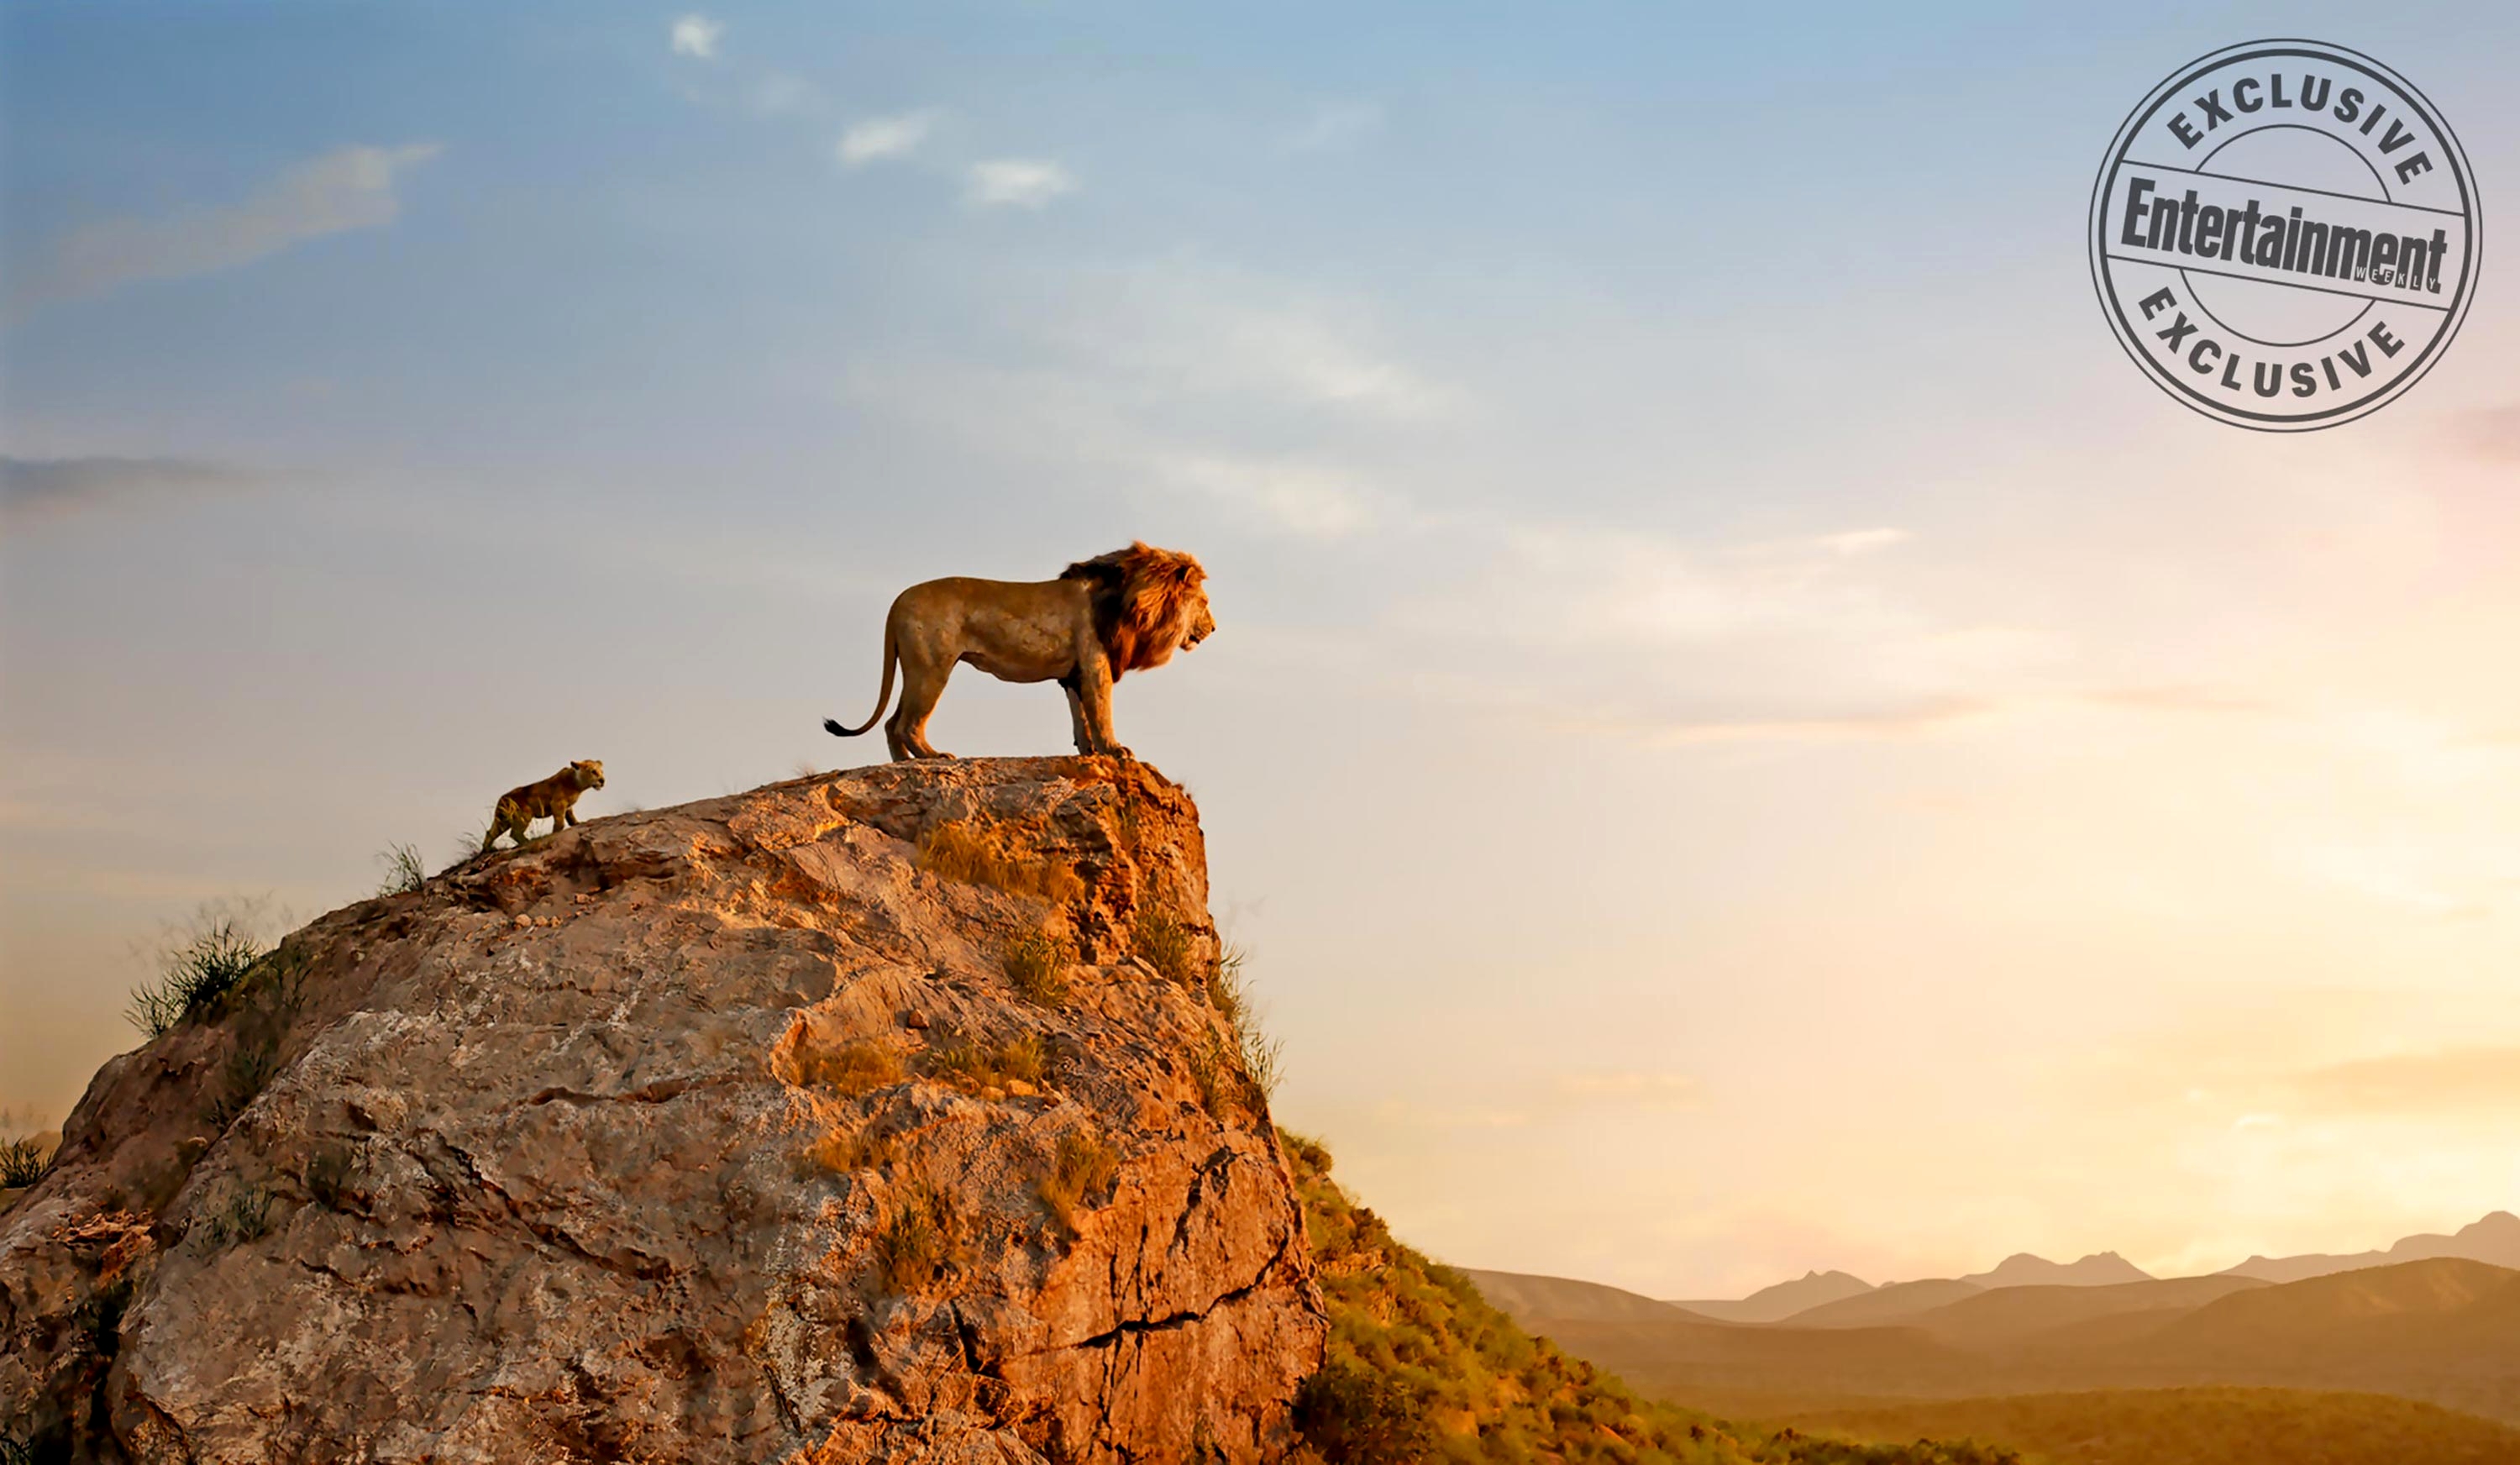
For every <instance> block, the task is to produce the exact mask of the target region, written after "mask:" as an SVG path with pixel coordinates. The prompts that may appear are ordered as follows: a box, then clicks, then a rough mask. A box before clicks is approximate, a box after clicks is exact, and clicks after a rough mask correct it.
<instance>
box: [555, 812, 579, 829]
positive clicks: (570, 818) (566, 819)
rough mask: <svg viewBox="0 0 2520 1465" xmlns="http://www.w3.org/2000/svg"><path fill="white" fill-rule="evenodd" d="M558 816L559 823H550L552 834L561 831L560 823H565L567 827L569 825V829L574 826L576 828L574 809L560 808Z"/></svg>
mask: <svg viewBox="0 0 2520 1465" xmlns="http://www.w3.org/2000/svg"><path fill="white" fill-rule="evenodd" d="M560 818H561V822H560V823H557V824H554V825H552V832H553V833H554V834H557V833H559V832H560V831H561V828H562V825H566V826H567V827H569V828H571V829H574V828H576V827H577V811H576V810H574V809H563V810H562V811H561V812H560Z"/></svg>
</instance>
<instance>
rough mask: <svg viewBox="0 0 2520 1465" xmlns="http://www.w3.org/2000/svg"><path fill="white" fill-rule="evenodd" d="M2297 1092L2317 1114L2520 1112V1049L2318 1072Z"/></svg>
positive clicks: (2419, 1056)
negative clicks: (2320, 1111) (2318, 1109)
mask: <svg viewBox="0 0 2520 1465" xmlns="http://www.w3.org/2000/svg"><path fill="white" fill-rule="evenodd" d="M2292 1087H2293V1088H2295V1089H2296V1090H2297V1091H2298V1093H2299V1095H2300V1097H2301V1098H2302V1099H2303V1100H2304V1101H2305V1102H2308V1103H2310V1104H2312V1105H2314V1106H2316V1107H2318V1108H2320V1109H2323V1110H2327V1111H2329V1112H2343V1113H2349V1114H2366V1115H2377V1114H2467V1115H2475V1114H2483V1113H2488V1112H2492V1113H2510V1112H2514V1111H2520V1047H2485V1046H2480V1047H2455V1048H2443V1049H2438V1050H2436V1051H2432V1052H2423V1053H2399V1054H2393V1055H2391V1056H2389V1057H2385V1058H2364V1059H2361V1060H2358V1061H2355V1062H2350V1063H2337V1064H2332V1065H2329V1066H2328V1067H2325V1068H2318V1069H2313V1070H2311V1071H2310V1072H2308V1073H2305V1074H2302V1075H2300V1076H2298V1077H2297V1078H2296V1079H2295V1080H2294V1082H2293V1085H2292Z"/></svg>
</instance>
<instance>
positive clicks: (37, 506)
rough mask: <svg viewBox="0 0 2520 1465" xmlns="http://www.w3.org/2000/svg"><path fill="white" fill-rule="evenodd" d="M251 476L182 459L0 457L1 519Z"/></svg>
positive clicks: (19, 519) (229, 484)
mask: <svg viewBox="0 0 2520 1465" xmlns="http://www.w3.org/2000/svg"><path fill="white" fill-rule="evenodd" d="M245 481H246V475H245V474H243V473H241V472H239V471H238V470H237V469H235V468H232V467H229V466H225V465H223V464H216V463H202V462H197V461H194V460H191V459H183V458H0V520H5V521H8V522H11V523H24V522H27V521H30V520H35V519H42V518H50V517H55V516H58V515H61V514H66V513H73V512H76V511H80V510H83V509H93V508H96V507H99V506H101V505H106V504H112V503H117V502H122V501H127V500H130V499H135V498H141V497H145V496H149V495H154V494H172V493H193V492H201V491H204V490H213V489H228V488H235V487H237V486H239V485H240V484H242V483H244V482H245Z"/></svg>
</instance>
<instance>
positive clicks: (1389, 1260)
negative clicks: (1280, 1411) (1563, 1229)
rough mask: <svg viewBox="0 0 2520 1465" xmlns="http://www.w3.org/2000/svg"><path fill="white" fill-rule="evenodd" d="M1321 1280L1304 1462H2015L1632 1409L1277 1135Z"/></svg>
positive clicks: (2006, 1456)
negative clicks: (1324, 1331) (1321, 1319)
mask: <svg viewBox="0 0 2520 1465" xmlns="http://www.w3.org/2000/svg"><path fill="white" fill-rule="evenodd" d="M1279 1139H1280V1141H1281V1143H1282V1144H1283V1148H1284V1151H1285V1155H1286V1161H1287V1165H1288V1168H1289V1169H1290V1170H1291V1171H1292V1172H1293V1174H1294V1177H1295V1186H1296V1193H1297V1195H1298V1197H1299V1198H1300V1199H1301V1201H1302V1203H1303V1208H1304V1225H1305V1229H1306V1231H1307V1232H1308V1233H1309V1235H1310V1238H1311V1241H1312V1246H1313V1256H1314V1259H1315V1261H1316V1262H1317V1263H1318V1264H1319V1265H1320V1269H1321V1283H1322V1295H1323V1299H1324V1301H1325V1302H1327V1303H1328V1308H1329V1315H1330V1336H1329V1342H1328V1349H1327V1351H1326V1353H1325V1355H1324V1357H1323V1359H1322V1367H1321V1370H1320V1372H1318V1373H1316V1374H1315V1375H1313V1377H1312V1378H1310V1379H1308V1380H1306V1381H1305V1383H1304V1384H1303V1386H1302V1388H1301V1389H1300V1391H1299V1392H1298V1393H1297V1395H1296V1400H1295V1419H1296V1425H1297V1429H1298V1432H1299V1433H1300V1434H1301V1435H1302V1437H1303V1440H1304V1451H1303V1453H1302V1455H1299V1456H1298V1458H1299V1459H1302V1460H1306V1461H1319V1462H1322V1465H1383V1462H1386V1461H1388V1462H1398V1461H1411V1462H1416V1461H1446V1462H1457V1465H1473V1462H1488V1461H1511V1462H1530V1465H1540V1462H1544V1461H1546V1462H1552V1465H1588V1462H1603V1465H1610V1462H1615V1465H2020V1456H2019V1455H2017V1454H2015V1453H2013V1452H2011V1451H2009V1450H2003V1449H1992V1448H1987V1447H1984V1446H1981V1445H1977V1444H1973V1443H1939V1442H1935V1441H1928V1440H1919V1441H1916V1442H1914V1443H1908V1444H1861V1443H1848V1442H1844V1441H1836V1440H1813V1439H1809V1438H1807V1437H1804V1436H1801V1435H1798V1434H1796V1433H1795V1432H1793V1431H1791V1430H1785V1431H1780V1432H1778V1433H1777V1434H1774V1435H1771V1434H1768V1433H1766V1432H1764V1431H1760V1430H1755V1429H1750V1428H1746V1427H1742V1426H1735V1425H1731V1424H1727V1423H1725V1422H1724V1421H1722V1420H1718V1419H1713V1418H1710V1417H1709V1416H1707V1415H1704V1414H1699V1413H1695V1412H1693V1411H1690V1410H1687V1409H1682V1408H1679V1407H1676V1406H1673V1405H1669V1404H1660V1403H1654V1402H1651V1401H1649V1400H1646V1399H1643V1398H1638V1397H1637V1396H1636V1395H1635V1394H1634V1393H1632V1392H1630V1391H1629V1389H1628V1387H1627V1386H1626V1385H1625V1384H1622V1383H1621V1382H1619V1380H1617V1379H1616V1378H1613V1377H1611V1376H1610V1375H1608V1374H1606V1373H1602V1372H1600V1371H1599V1370H1598V1369H1596V1368H1595V1367H1593V1365H1591V1364H1590V1363H1587V1362H1584V1361H1583V1360H1582V1359H1580V1358H1574V1357H1570V1356H1569V1355H1567V1354H1563V1353H1561V1352H1559V1351H1558V1349H1557V1346H1556V1345H1555V1344H1553V1343H1551V1342H1550V1341H1549V1340H1548V1339H1546V1338H1534V1337H1533V1336H1531V1335H1530V1334H1528V1333H1526V1332H1524V1331H1523V1330H1522V1329H1521V1328H1520V1327H1518V1326H1516V1325H1515V1324H1514V1322H1513V1320H1512V1319H1511V1318H1509V1317H1508V1316H1506V1314H1505V1313H1504V1312H1502V1311H1500V1310H1497V1309H1495V1308H1493V1307H1491V1306H1489V1305H1488V1302H1487V1300H1486V1299H1485V1298H1483V1297H1481V1296H1479V1293H1478V1289H1477V1288H1476V1287H1473V1286H1472V1285H1471V1284H1470V1281H1469V1279H1468V1278H1466V1277H1464V1276H1463V1275H1462V1274H1461V1273H1460V1272H1457V1271H1455V1270H1453V1269H1452V1268H1451V1267H1448V1266H1443V1265H1437V1264H1436V1263H1434V1262H1431V1261H1429V1260H1427V1259H1426V1258H1425V1257H1424V1256H1422V1255H1420V1254H1419V1253H1418V1252H1417V1251H1415V1250H1412V1249H1411V1248H1409V1247H1407V1246H1404V1245H1402V1244H1401V1243H1400V1242H1399V1241H1398V1240H1397V1239H1396V1238H1394V1237H1393V1236H1392V1234H1391V1229H1390V1227H1389V1226H1387V1225H1385V1224H1384V1223H1383V1221H1382V1219H1381V1218H1380V1217H1378V1216H1375V1215H1374V1214H1373V1212H1372V1211H1370V1210H1368V1209H1366V1208H1365V1207H1363V1206H1360V1205H1358V1204H1356V1202H1355V1201H1354V1199H1353V1198H1351V1197H1350V1196H1349V1195H1348V1194H1347V1192H1346V1191H1344V1190H1342V1189H1340V1188H1339V1186H1338V1185H1337V1184H1336V1183H1335V1182H1334V1181H1332V1180H1331V1179H1330V1177H1329V1170H1330V1155H1329V1151H1328V1149H1326V1148H1324V1147H1323V1146H1322V1144H1321V1143H1320V1142H1319V1141H1317V1140H1313V1139H1307V1138H1305V1137H1304V1136H1302V1135H1300V1134H1292V1133H1287V1132H1284V1131H1281V1132H1279Z"/></svg>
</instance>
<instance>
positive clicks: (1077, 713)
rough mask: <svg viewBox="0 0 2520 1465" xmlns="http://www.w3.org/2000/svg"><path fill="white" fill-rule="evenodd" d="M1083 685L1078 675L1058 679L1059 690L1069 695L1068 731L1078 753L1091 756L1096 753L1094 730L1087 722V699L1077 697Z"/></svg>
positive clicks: (1072, 673) (1070, 673) (1068, 675)
mask: <svg viewBox="0 0 2520 1465" xmlns="http://www.w3.org/2000/svg"><path fill="white" fill-rule="evenodd" d="M1081 683H1082V679H1081V678H1079V677H1078V676H1077V675H1076V673H1074V672H1069V673H1068V674H1067V675H1066V676H1064V677H1061V678H1059V679H1058V689H1059V690H1060V691H1063V692H1065V693H1067V730H1068V732H1069V733H1070V734H1072V735H1073V736H1074V738H1075V739H1076V751H1077V752H1079V753H1083V754H1088V755H1091V754H1092V753H1093V751H1094V730H1093V729H1092V728H1090V727H1088V726H1087V725H1086V722H1085V699H1084V698H1083V697H1081V696H1079V695H1077V692H1076V688H1078V686H1080V685H1081Z"/></svg>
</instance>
